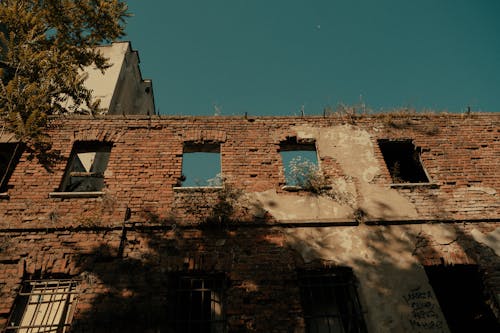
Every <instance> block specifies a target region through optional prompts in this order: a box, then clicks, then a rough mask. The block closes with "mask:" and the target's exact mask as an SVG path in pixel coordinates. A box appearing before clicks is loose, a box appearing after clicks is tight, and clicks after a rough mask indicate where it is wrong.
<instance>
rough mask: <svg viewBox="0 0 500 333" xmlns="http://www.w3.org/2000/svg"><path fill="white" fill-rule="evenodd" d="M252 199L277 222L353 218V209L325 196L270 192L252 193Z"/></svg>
mask: <svg viewBox="0 0 500 333" xmlns="http://www.w3.org/2000/svg"><path fill="white" fill-rule="evenodd" d="M251 197H253V199H254V200H255V201H257V203H258V205H259V206H260V207H262V208H263V209H265V210H266V211H268V212H269V213H270V214H271V215H272V216H273V217H274V218H275V219H276V220H277V221H287V222H293V221H298V222H304V221H322V220H329V221H331V220H332V219H333V218H344V219H346V218H349V217H351V216H352V208H351V207H349V206H344V205H340V204H339V203H337V202H336V201H334V200H332V199H330V198H328V197H324V196H313V195H310V196H299V195H294V194H286V195H283V194H277V193H276V191H275V190H268V191H265V192H259V193H252V194H251Z"/></svg>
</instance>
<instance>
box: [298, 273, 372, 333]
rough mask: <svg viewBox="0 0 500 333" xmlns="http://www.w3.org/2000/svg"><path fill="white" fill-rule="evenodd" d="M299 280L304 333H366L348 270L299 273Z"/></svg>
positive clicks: (355, 291) (354, 285)
mask: <svg viewBox="0 0 500 333" xmlns="http://www.w3.org/2000/svg"><path fill="white" fill-rule="evenodd" d="M298 278H299V286H300V293H301V301H302V307H303V311H304V318H305V322H306V332H308V333H330V332H335V333H354V332H356V333H361V332H366V326H365V323H364V319H363V312H362V309H361V304H360V302H359V299H358V294H357V290H356V283H355V278H354V274H353V272H352V270H351V269H350V268H347V267H337V268H331V269H321V270H302V271H299V272H298Z"/></svg>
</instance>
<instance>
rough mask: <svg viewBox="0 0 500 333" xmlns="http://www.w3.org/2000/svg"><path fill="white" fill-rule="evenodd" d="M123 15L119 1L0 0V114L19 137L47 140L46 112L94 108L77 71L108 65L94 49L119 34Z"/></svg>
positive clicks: (125, 8)
mask: <svg viewBox="0 0 500 333" xmlns="http://www.w3.org/2000/svg"><path fill="white" fill-rule="evenodd" d="M128 15H129V14H128V13H127V5H126V4H125V3H124V2H122V1H120V0H2V1H1V2H0V117H1V118H2V119H3V120H4V122H5V123H4V125H6V126H7V127H8V128H9V129H10V130H11V131H13V132H14V133H15V134H16V136H17V137H18V139H19V140H22V141H24V142H26V143H27V144H28V145H30V144H31V146H33V147H34V146H35V143H37V142H39V143H40V142H42V141H44V140H47V138H46V136H45V134H44V130H45V128H46V126H47V117H48V116H49V115H52V114H64V113H93V112H95V110H98V108H99V105H98V103H96V102H95V101H94V102H93V101H92V98H91V97H92V94H91V91H90V90H89V89H87V88H85V86H84V81H85V78H86V77H85V75H84V74H82V73H83V72H82V70H83V68H84V67H86V66H90V65H94V66H96V67H97V68H99V69H101V70H103V71H104V70H105V69H106V68H107V67H109V64H108V63H107V59H105V58H104V57H103V56H102V55H101V54H100V53H99V52H98V51H97V50H96V48H95V47H96V46H97V45H100V44H102V43H107V42H111V41H113V40H116V39H117V38H119V37H121V36H123V35H124V23H125V21H124V20H125V18H126V17H127V16H128ZM82 106H84V107H83V108H82Z"/></svg>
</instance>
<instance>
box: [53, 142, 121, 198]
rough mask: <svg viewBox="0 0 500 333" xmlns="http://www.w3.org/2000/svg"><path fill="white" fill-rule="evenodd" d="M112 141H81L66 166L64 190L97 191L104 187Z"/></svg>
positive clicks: (75, 146) (74, 147) (76, 145)
mask: <svg viewBox="0 0 500 333" xmlns="http://www.w3.org/2000/svg"><path fill="white" fill-rule="evenodd" d="M111 146H112V144H111V143H108V142H98V141H79V142H76V143H75V144H74V146H73V151H72V152H71V156H70V158H69V161H68V166H67V167H66V174H65V177H64V180H63V183H62V186H61V191H62V192H97V191H100V190H102V188H103V187H104V171H106V167H107V166H108V161H109V155H110V153H111Z"/></svg>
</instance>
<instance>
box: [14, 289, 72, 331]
mask: <svg viewBox="0 0 500 333" xmlns="http://www.w3.org/2000/svg"><path fill="white" fill-rule="evenodd" d="M76 286H77V282H76V281H74V280H42V281H25V282H24V283H23V286H22V288H21V292H20V293H19V295H18V297H17V298H16V301H15V303H14V307H13V309H12V312H11V315H10V318H9V322H8V325H7V327H6V329H5V332H26V333H27V332H54V333H56V332H57V333H64V332H69V328H70V323H71V319H72V316H73V312H74V309H75V303H76V294H77V291H76Z"/></svg>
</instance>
